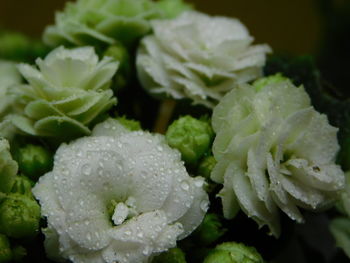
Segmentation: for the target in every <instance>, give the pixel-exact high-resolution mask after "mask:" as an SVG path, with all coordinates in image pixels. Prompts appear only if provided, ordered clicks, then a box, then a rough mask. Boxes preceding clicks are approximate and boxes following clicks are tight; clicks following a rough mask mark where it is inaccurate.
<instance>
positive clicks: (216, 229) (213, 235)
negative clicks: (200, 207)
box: [192, 214, 227, 246]
mask: <svg viewBox="0 0 350 263" xmlns="http://www.w3.org/2000/svg"><path fill="white" fill-rule="evenodd" d="M226 231H227V230H226V229H225V228H223V226H222V224H221V221H220V218H219V216H218V215H216V214H206V215H205V217H204V219H203V222H202V223H201V224H200V225H199V227H198V228H197V229H196V231H195V232H194V233H193V235H192V238H194V239H195V240H196V242H198V243H199V244H201V245H203V246H208V245H210V244H212V243H214V242H215V241H217V240H218V239H219V238H220V237H222V236H223V235H224V234H225V232H226Z"/></svg>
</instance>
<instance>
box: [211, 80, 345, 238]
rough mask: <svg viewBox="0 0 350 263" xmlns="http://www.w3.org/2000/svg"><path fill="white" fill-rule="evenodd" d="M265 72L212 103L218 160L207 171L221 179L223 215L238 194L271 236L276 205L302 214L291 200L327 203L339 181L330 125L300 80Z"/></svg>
mask: <svg viewBox="0 0 350 263" xmlns="http://www.w3.org/2000/svg"><path fill="white" fill-rule="evenodd" d="M273 78H276V77H275V76H273V77H272V79H271V81H269V80H268V81H266V82H265V81H263V82H259V85H257V86H256V87H252V86H250V85H243V86H240V87H239V88H237V89H235V90H233V91H231V92H230V93H229V94H227V95H226V96H225V97H224V98H223V99H222V100H221V102H220V103H219V104H218V105H217V107H216V108H215V109H214V112H213V118H212V124H213V128H214V130H215V132H216V138H215V141H214V144H213V152H214V157H215V159H216V160H217V161H218V163H217V165H216V166H215V168H214V170H213V172H212V174H211V178H212V179H213V180H214V181H216V182H218V183H221V184H223V185H224V187H223V189H222V190H221V192H220V196H221V198H222V203H223V209H224V214H225V216H226V217H228V218H230V217H233V216H234V214H235V212H236V207H237V205H236V204H237V202H238V204H239V206H240V207H241V209H242V210H243V211H244V212H245V213H246V214H247V215H248V216H249V217H252V218H253V219H254V220H255V221H256V222H257V223H258V224H259V225H260V226H262V225H265V224H266V225H268V226H269V228H270V230H271V232H272V234H274V235H275V236H278V235H279V233H280V226H279V219H278V216H279V214H278V209H277V208H280V209H281V210H282V211H283V212H285V213H286V214H287V215H288V216H289V217H290V218H292V219H294V220H296V221H298V222H302V221H303V217H302V215H301V213H300V211H299V208H298V207H302V208H306V209H311V210H315V209H319V208H321V207H325V206H327V205H328V204H329V203H330V202H331V201H333V200H334V199H335V197H336V196H337V194H338V192H339V190H340V189H342V188H343V186H344V173H343V172H342V170H341V169H340V167H339V166H338V165H335V163H334V161H335V157H336V154H337V152H338V149H339V145H338V142H337V137H336V135H337V128H335V127H332V126H331V125H330V124H329V123H328V120H327V117H326V116H325V115H322V114H320V113H318V112H317V111H315V109H314V108H313V107H312V106H311V104H310V99H309V97H308V95H307V93H306V92H305V91H304V88H303V87H299V88H297V87H295V86H294V85H293V84H292V83H291V82H290V81H289V80H288V79H287V80H286V79H282V80H281V79H279V78H278V77H277V79H276V80H273ZM262 83H266V85H265V86H263V87H261V84H262Z"/></svg>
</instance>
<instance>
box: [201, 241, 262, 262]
mask: <svg viewBox="0 0 350 263" xmlns="http://www.w3.org/2000/svg"><path fill="white" fill-rule="evenodd" d="M263 262H264V260H263V258H262V257H261V255H260V254H259V253H258V252H257V251H256V249H255V248H253V247H248V246H245V245H243V244H239V243H235V242H226V243H222V244H220V245H218V246H217V247H216V248H215V249H214V250H213V251H212V252H211V253H210V254H209V255H208V256H207V257H206V258H205V260H204V262H203V263H263Z"/></svg>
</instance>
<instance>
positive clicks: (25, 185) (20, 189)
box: [11, 175, 34, 197]
mask: <svg viewBox="0 0 350 263" xmlns="http://www.w3.org/2000/svg"><path fill="white" fill-rule="evenodd" d="M33 186H34V182H33V181H32V180H30V179H29V178H28V177H27V176H24V175H18V176H16V179H15V182H14V184H13V186H12V189H11V192H12V193H18V194H21V195H26V196H28V197H32V196H33V194H32V187H33Z"/></svg>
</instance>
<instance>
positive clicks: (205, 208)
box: [200, 200, 209, 212]
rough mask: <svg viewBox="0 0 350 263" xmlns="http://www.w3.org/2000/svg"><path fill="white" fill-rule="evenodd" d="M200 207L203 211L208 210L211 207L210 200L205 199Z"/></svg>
mask: <svg viewBox="0 0 350 263" xmlns="http://www.w3.org/2000/svg"><path fill="white" fill-rule="evenodd" d="M200 208H201V209H202V211H203V212H206V211H207V210H208V208H209V202H208V201H207V200H203V201H202V202H201V204H200Z"/></svg>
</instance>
